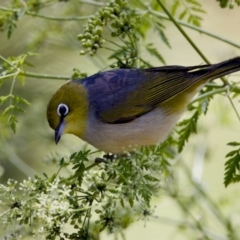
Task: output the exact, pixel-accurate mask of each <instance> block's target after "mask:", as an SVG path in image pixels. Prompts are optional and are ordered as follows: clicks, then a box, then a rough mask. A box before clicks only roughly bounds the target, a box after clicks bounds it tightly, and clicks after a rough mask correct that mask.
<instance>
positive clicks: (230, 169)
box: [224, 142, 240, 187]
mask: <svg viewBox="0 0 240 240" xmlns="http://www.w3.org/2000/svg"><path fill="white" fill-rule="evenodd" d="M228 145H230V146H236V145H235V142H233V144H232V143H228ZM237 146H239V144H237ZM226 158H229V159H228V160H227V162H226V163H225V173H224V185H225V187H227V186H228V185H229V184H230V183H234V182H239V181H240V178H239V174H237V172H238V173H239V170H240V148H238V149H237V150H234V151H231V152H229V153H228V154H227V155H226Z"/></svg>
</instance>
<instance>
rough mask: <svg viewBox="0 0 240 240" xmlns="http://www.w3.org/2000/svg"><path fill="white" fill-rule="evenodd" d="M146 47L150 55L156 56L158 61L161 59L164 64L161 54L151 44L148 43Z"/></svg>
mask: <svg viewBox="0 0 240 240" xmlns="http://www.w3.org/2000/svg"><path fill="white" fill-rule="evenodd" d="M146 49H147V51H148V52H149V53H150V54H151V55H153V56H155V57H156V58H157V59H158V60H159V61H161V62H162V63H163V64H166V62H165V60H164V58H163V56H162V55H161V54H160V53H159V52H158V51H157V49H156V48H154V47H153V45H152V44H148V45H147V46H146Z"/></svg>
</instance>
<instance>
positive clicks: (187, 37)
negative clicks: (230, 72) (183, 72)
mask: <svg viewBox="0 0 240 240" xmlns="http://www.w3.org/2000/svg"><path fill="white" fill-rule="evenodd" d="M156 1H157V2H158V4H159V5H160V6H161V8H162V9H163V11H164V12H165V13H166V14H167V15H168V17H169V19H170V20H171V21H172V22H173V24H174V25H175V26H176V28H177V29H178V30H179V31H180V32H181V34H182V35H183V36H184V37H185V38H186V39H187V41H188V42H189V44H190V45H191V46H192V47H193V48H194V49H195V51H196V52H197V53H198V54H199V56H200V57H201V58H202V59H203V60H204V61H205V62H206V63H208V64H211V63H210V61H209V60H208V59H207V58H206V57H205V55H204V54H203V53H202V51H201V50H200V49H199V48H198V47H197V45H196V44H195V43H194V42H193V41H192V39H191V38H190V37H189V36H188V35H187V33H186V32H185V31H184V30H183V29H182V28H181V26H180V24H179V23H178V22H177V21H176V20H175V18H174V17H173V16H172V15H171V13H170V12H169V11H168V10H167V8H166V7H165V5H164V4H163V3H162V1H161V0H156ZM221 80H222V81H223V82H224V84H225V85H229V83H228V81H227V80H226V79H225V78H224V77H222V78H221Z"/></svg>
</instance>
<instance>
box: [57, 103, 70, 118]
mask: <svg viewBox="0 0 240 240" xmlns="http://www.w3.org/2000/svg"><path fill="white" fill-rule="evenodd" d="M68 112H69V108H68V106H67V105H66V104H65V103H60V104H59V105H58V108H57V114H58V116H60V117H64V116H66V115H67V114H68Z"/></svg>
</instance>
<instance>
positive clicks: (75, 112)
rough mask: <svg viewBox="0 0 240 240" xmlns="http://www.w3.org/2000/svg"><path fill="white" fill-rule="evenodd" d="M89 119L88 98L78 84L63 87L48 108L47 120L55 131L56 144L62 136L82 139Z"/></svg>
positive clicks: (68, 84) (70, 83) (71, 83)
mask: <svg viewBox="0 0 240 240" xmlns="http://www.w3.org/2000/svg"><path fill="white" fill-rule="evenodd" d="M87 117H88V96H87V92H86V90H85V88H84V87H83V86H82V85H81V84H80V83H78V82H74V81H72V82H69V83H67V84H65V85H63V86H62V87H61V88H59V89H58V90H57V92H56V93H55V94H54V95H53V96H52V98H51V100H50V101H49V104H48V107H47V120H48V123H49V125H50V127H51V128H52V129H53V130H55V142H56V143H58V141H59V140H60V138H61V136H62V134H64V133H71V134H74V135H76V136H78V137H80V138H82V137H83V136H84V134H85V131H86V128H87Z"/></svg>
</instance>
